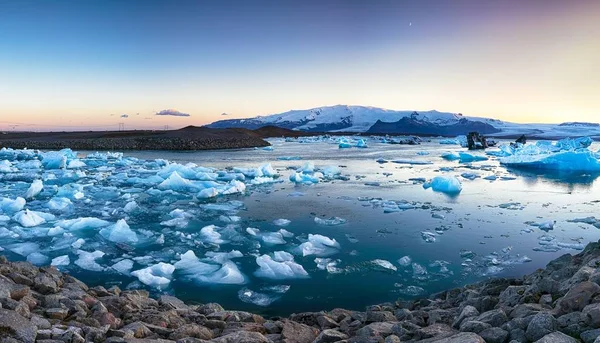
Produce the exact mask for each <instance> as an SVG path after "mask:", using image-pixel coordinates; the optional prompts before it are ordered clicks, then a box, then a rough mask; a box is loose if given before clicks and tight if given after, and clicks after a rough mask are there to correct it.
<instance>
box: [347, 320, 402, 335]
mask: <svg viewBox="0 0 600 343" xmlns="http://www.w3.org/2000/svg"><path fill="white" fill-rule="evenodd" d="M394 325H395V323H394V322H377V323H371V324H369V325H367V326H365V327H362V328H361V329H360V330H358V331H356V335H357V336H360V337H382V338H385V337H387V336H389V335H391V334H392V332H393V327H394Z"/></svg>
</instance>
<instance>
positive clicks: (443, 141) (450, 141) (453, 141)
mask: <svg viewBox="0 0 600 343" xmlns="http://www.w3.org/2000/svg"><path fill="white" fill-rule="evenodd" d="M439 143H440V144H447V145H455V144H456V145H458V144H460V143H459V142H458V139H455V138H444V139H440V140H439Z"/></svg>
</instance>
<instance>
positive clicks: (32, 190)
mask: <svg viewBox="0 0 600 343" xmlns="http://www.w3.org/2000/svg"><path fill="white" fill-rule="evenodd" d="M43 189H44V183H43V182H42V180H34V181H33V182H32V183H31V186H29V189H27V192H25V199H33V198H35V197H36V196H38V194H40V193H41V192H42V190H43Z"/></svg>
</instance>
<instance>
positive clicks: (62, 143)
mask: <svg viewBox="0 0 600 343" xmlns="http://www.w3.org/2000/svg"><path fill="white" fill-rule="evenodd" d="M264 137H265V136H263V135H262V132H254V131H251V130H246V129H209V128H205V127H195V126H188V127H185V128H183V129H180V130H170V131H141V130H140V131H89V132H9V133H4V134H1V135H0V147H10V148H13V149H24V148H28V149H41V150H60V149H63V148H71V149H76V150H95V151H97V150H111V151H114V150H117V151H123V150H211V149H240V148H253V147H265V146H269V145H270V144H269V143H268V142H267V141H265V140H264V139H263V138H264Z"/></svg>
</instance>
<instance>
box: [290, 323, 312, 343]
mask: <svg viewBox="0 0 600 343" xmlns="http://www.w3.org/2000/svg"><path fill="white" fill-rule="evenodd" d="M318 334H319V331H318V330H317V329H315V328H313V327H310V326H308V325H305V324H300V323H296V322H293V321H290V320H284V321H283V328H282V330H281V336H282V338H283V339H284V341H286V342H287V343H311V342H312V341H314V340H315V338H317V335H318Z"/></svg>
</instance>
